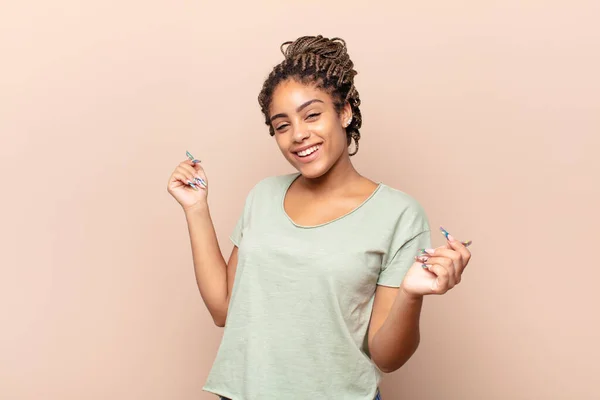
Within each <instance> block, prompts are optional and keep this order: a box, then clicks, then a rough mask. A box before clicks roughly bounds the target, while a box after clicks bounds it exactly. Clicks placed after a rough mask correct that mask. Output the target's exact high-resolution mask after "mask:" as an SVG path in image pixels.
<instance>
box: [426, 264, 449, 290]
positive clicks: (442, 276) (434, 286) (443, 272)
mask: <svg viewBox="0 0 600 400" xmlns="http://www.w3.org/2000/svg"><path fill="white" fill-rule="evenodd" d="M426 265H427V270H428V271H429V272H431V273H433V274H434V275H435V276H436V279H435V280H433V282H432V283H431V291H432V292H433V293H435V294H443V293H446V292H447V291H448V290H450V289H451V288H452V286H451V285H450V284H451V274H450V273H449V272H448V270H447V269H446V268H445V267H444V266H443V265H440V264H426Z"/></svg>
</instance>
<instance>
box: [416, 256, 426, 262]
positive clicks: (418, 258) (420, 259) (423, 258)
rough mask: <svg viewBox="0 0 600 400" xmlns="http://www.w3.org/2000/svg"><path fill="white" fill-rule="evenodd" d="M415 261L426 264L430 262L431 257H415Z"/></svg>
mask: <svg viewBox="0 0 600 400" xmlns="http://www.w3.org/2000/svg"><path fill="white" fill-rule="evenodd" d="M415 260H417V261H420V262H425V261H427V260H429V257H427V256H415Z"/></svg>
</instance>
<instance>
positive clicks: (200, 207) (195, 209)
mask: <svg viewBox="0 0 600 400" xmlns="http://www.w3.org/2000/svg"><path fill="white" fill-rule="evenodd" d="M182 208H183V212H184V213H185V215H186V216H191V215H197V214H204V213H206V212H208V202H206V201H199V202H198V203H195V204H193V205H191V206H187V207H182Z"/></svg>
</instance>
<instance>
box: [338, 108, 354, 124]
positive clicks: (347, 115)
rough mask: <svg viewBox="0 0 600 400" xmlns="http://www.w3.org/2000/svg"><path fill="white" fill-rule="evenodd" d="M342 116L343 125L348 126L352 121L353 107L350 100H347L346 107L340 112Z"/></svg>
mask: <svg viewBox="0 0 600 400" xmlns="http://www.w3.org/2000/svg"><path fill="white" fill-rule="evenodd" d="M340 116H341V122H342V126H343V127H344V128H347V127H348V126H349V125H350V122H351V121H352V117H353V116H352V107H351V106H350V103H349V102H346V103H345V104H344V108H343V109H342V112H341V113H340Z"/></svg>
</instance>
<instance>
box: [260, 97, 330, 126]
mask: <svg viewBox="0 0 600 400" xmlns="http://www.w3.org/2000/svg"><path fill="white" fill-rule="evenodd" d="M316 102H319V103H323V101H322V100H319V99H312V100H309V101H307V102H306V103H304V104H302V105H301V106H300V107H298V108H296V112H300V111H302V110H304V109H305V108H306V107H308V106H310V105H311V104H312V103H316ZM287 116H288V115H287V114H285V113H281V114H275V115H273V116H272V117H271V119H269V121H271V122H273V120H274V119H277V118H285V117H287Z"/></svg>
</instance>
